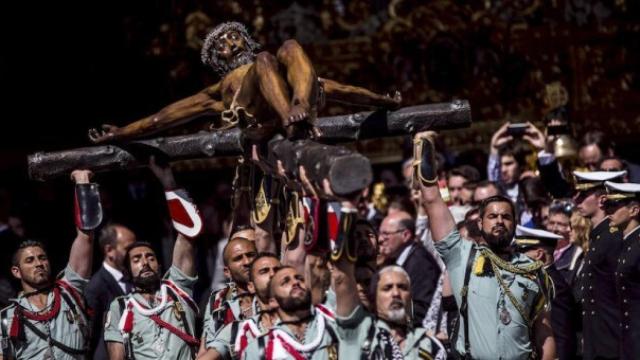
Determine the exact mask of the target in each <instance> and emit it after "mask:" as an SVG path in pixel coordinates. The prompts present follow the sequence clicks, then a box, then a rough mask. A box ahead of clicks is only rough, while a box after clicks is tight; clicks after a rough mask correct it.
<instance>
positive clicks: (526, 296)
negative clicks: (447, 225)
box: [436, 230, 542, 360]
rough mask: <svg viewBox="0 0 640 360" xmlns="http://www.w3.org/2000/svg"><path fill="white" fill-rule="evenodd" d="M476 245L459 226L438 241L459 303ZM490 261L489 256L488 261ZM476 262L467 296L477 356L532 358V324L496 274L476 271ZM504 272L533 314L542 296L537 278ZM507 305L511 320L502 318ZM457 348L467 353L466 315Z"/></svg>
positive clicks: (516, 260) (517, 261)
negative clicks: (521, 314)
mask: <svg viewBox="0 0 640 360" xmlns="http://www.w3.org/2000/svg"><path fill="white" fill-rule="evenodd" d="M472 246H477V245H475V244H474V243H472V242H471V241H468V240H463V239H462V238H461V237H460V233H459V232H458V231H457V230H453V231H452V232H451V233H449V235H447V236H446V237H445V238H444V239H442V240H441V241H438V242H437V243H436V249H437V250H438V252H439V253H440V256H442V259H443V260H444V262H445V264H446V266H447V270H448V271H449V281H450V282H451V287H452V289H453V294H454V296H455V298H456V302H457V303H458V306H460V303H461V290H462V287H463V286H464V275H465V270H466V267H467V260H468V259H469V254H470V251H471V247H472ZM480 248H482V247H481V246H478V249H480ZM479 256H480V252H479V251H477V252H476V255H475V257H476V260H477V259H478V257H479ZM488 261H489V260H488V259H486V262H488ZM531 262H532V260H531V259H529V258H528V257H527V256H526V255H523V254H518V253H515V254H514V255H513V257H512V259H511V261H510V263H511V264H514V265H524V264H528V263H531ZM475 264H476V263H475V262H474V266H473V269H472V272H471V276H470V278H469V291H468V297H467V304H468V317H469V343H470V345H471V354H472V356H473V358H474V359H477V360H481V359H487V360H498V359H528V357H529V355H530V353H531V351H532V346H533V345H532V343H531V341H530V339H529V328H528V327H527V325H526V324H525V321H524V319H523V318H522V317H521V316H520V314H519V313H518V310H517V309H516V307H515V306H514V305H513V304H512V303H511V301H510V300H509V298H508V297H507V296H505V294H504V293H503V291H502V289H501V288H500V285H499V284H498V280H497V279H496V278H495V277H494V276H493V274H492V273H489V274H485V273H484V272H483V273H482V275H476V274H475V270H476V265H475ZM500 272H501V275H500V276H502V279H503V281H504V282H505V283H506V284H507V286H508V288H509V289H510V290H511V292H512V293H513V295H514V296H515V298H516V299H517V300H518V301H519V303H520V304H522V305H523V307H524V309H525V311H526V312H527V313H528V314H529V317H530V318H533V313H534V312H535V309H534V308H535V307H536V305H537V304H538V303H539V301H540V296H542V292H541V291H540V288H539V286H538V284H537V282H536V281H534V280H532V279H530V278H527V277H524V276H521V275H514V274H512V273H510V272H507V271H505V270H501V271H500ZM505 307H506V311H507V312H508V314H509V316H510V318H511V320H510V321H509V322H508V323H507V324H504V323H503V321H501V313H503V314H504V311H503V309H504V308H505ZM531 325H533V324H531ZM456 349H457V350H458V352H460V353H464V319H462V317H461V319H460V331H459V335H458V341H457V343H456Z"/></svg>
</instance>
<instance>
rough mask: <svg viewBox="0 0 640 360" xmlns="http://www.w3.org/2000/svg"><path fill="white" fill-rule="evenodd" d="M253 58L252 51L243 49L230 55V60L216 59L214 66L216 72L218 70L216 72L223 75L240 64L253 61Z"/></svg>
mask: <svg viewBox="0 0 640 360" xmlns="http://www.w3.org/2000/svg"><path fill="white" fill-rule="evenodd" d="M255 59H256V55H255V54H254V53H253V52H251V51H249V50H244V51H242V52H241V53H239V54H237V55H236V56H234V57H232V58H231V59H230V60H227V61H225V60H222V59H219V60H218V61H216V64H215V65H214V68H215V70H216V72H218V74H220V75H222V76H224V75H226V74H228V73H229V72H231V71H233V70H235V69H237V68H239V67H240V66H242V65H247V64H251V63H252V62H254V61H255Z"/></svg>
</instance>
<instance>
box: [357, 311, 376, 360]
mask: <svg viewBox="0 0 640 360" xmlns="http://www.w3.org/2000/svg"><path fill="white" fill-rule="evenodd" d="M375 333H376V322H375V321H372V322H371V326H369V330H367V338H366V339H365V340H364V342H363V343H362V352H361V353H360V360H367V359H369V358H370V357H369V356H370V355H371V350H372V349H371V348H372V346H373V337H374V336H375Z"/></svg>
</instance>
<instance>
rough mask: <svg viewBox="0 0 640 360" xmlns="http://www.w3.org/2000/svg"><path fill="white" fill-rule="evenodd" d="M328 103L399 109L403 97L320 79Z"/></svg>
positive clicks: (397, 94) (396, 93)
mask: <svg viewBox="0 0 640 360" xmlns="http://www.w3.org/2000/svg"><path fill="white" fill-rule="evenodd" d="M320 83H321V84H322V86H323V90H324V94H325V97H326V100H327V101H333V102H339V103H345V104H350V105H360V106H377V107H384V108H397V107H398V106H400V103H401V102H402V96H401V95H400V93H399V92H397V91H396V92H395V93H394V94H393V96H389V95H380V94H376V93H374V92H373V91H369V90H367V89H365V88H361V87H358V86H352V85H345V84H341V83H339V82H337V81H334V80H330V79H322V78H320Z"/></svg>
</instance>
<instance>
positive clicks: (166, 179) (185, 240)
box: [149, 156, 202, 276]
mask: <svg viewBox="0 0 640 360" xmlns="http://www.w3.org/2000/svg"><path fill="white" fill-rule="evenodd" d="M149 168H150V169H151V171H152V172H153V173H154V174H155V175H156V177H157V178H158V180H160V183H161V184H162V187H163V188H164V191H165V196H166V198H167V204H168V206H169V214H170V215H171V220H172V222H173V227H174V228H175V229H176V231H177V232H178V237H177V239H176V243H175V245H174V246H173V259H172V265H173V266H175V267H177V268H178V269H179V270H180V271H182V272H183V273H184V274H185V275H187V276H195V275H196V266H195V246H194V244H193V239H194V238H195V237H197V236H198V235H199V234H200V232H201V231H202V218H201V217H200V214H199V213H198V209H197V208H196V206H195V205H194V203H193V201H192V200H191V199H190V198H189V194H188V193H187V192H186V191H185V190H184V189H180V188H178V186H177V184H176V181H175V178H174V176H173V171H171V167H170V166H169V164H158V163H157V162H156V159H155V157H153V156H152V157H151V159H150V160H149Z"/></svg>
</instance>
